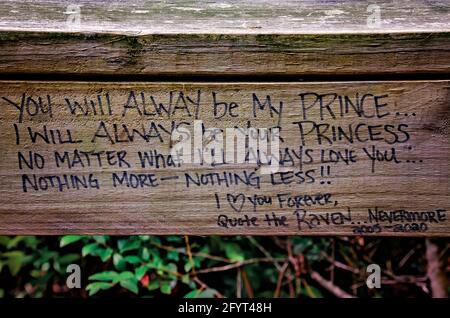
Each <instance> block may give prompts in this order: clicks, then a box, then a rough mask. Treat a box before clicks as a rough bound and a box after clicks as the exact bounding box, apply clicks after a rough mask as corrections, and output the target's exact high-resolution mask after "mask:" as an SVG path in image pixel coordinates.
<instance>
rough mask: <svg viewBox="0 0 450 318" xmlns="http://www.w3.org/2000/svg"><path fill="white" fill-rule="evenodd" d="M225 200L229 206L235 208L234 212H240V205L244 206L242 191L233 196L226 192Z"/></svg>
mask: <svg viewBox="0 0 450 318" xmlns="http://www.w3.org/2000/svg"><path fill="white" fill-rule="evenodd" d="M227 200H228V203H230V206H231V207H232V208H233V210H235V211H236V212H241V210H242V207H243V206H244V202H245V195H244V194H243V193H240V194H238V195H236V196H234V195H232V194H230V193H228V194H227ZM239 202H240V203H239ZM239 204H240V206H239Z"/></svg>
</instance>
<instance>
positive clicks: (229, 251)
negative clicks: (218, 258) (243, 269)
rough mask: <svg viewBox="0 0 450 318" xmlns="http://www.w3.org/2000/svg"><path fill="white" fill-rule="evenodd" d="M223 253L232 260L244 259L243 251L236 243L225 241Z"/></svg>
mask: <svg viewBox="0 0 450 318" xmlns="http://www.w3.org/2000/svg"><path fill="white" fill-rule="evenodd" d="M225 255H226V256H227V257H228V258H229V259H230V260H232V261H235V262H240V261H243V260H244V255H243V252H242V250H241V248H240V246H239V245H238V244H236V243H227V244H226V245H225Z"/></svg>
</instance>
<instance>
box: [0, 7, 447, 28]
mask: <svg viewBox="0 0 450 318" xmlns="http://www.w3.org/2000/svg"><path fill="white" fill-rule="evenodd" d="M377 19H378V20H379V21H378V20H377ZM449 21H450V5H449V3H448V1H445V0H409V1H390V0H371V1H352V0H339V1H323V0H322V1H317V0H302V1H295V0H278V1H272V0H258V1H254V0H253V1H252V0H246V1H234V0H221V1H192V0H183V1H179V0H178V1H166V0H165V1H154V0H144V1H138V0H125V1H108V0H96V1H91V0H81V1H76V2H73V1H67V0H33V1H7V0H2V1H0V30H22V31H45V32H47V31H69V32H72V31H74V30H75V31H82V32H106V33H108V32H109V33H119V34H134V35H136V34H170V33H172V34H180V33H182V34H186V33H194V34H198V33H209V34H230V33H238V34H242V33H246V34H248V33H257V34H280V33H288V34H296V33H301V34H305V33H312V34H317V33H349V32H350V33H352V32H357V33H361V32H366V33H367V32H368V33H373V32H380V31H381V32H386V31H388V32H434V31H444V30H446V31H449V30H450V27H449Z"/></svg>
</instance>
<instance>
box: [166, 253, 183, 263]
mask: <svg viewBox="0 0 450 318" xmlns="http://www.w3.org/2000/svg"><path fill="white" fill-rule="evenodd" d="M167 259H170V260H172V261H178V260H179V259H180V254H179V253H178V252H177V251H170V252H168V253H167Z"/></svg>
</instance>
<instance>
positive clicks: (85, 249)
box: [0, 235, 449, 298]
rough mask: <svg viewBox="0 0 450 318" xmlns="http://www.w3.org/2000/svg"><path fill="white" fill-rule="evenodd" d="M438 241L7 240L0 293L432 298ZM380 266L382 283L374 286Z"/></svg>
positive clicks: (0, 254) (441, 256)
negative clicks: (431, 244)
mask: <svg viewBox="0 0 450 318" xmlns="http://www.w3.org/2000/svg"><path fill="white" fill-rule="evenodd" d="M435 243H437V246H439V249H438V250H437V253H434V254H433V255H431V254H430V253H427V244H426V240H425V239H422V238H367V237H364V238H363V237H352V238H347V237H342V238H319V237H249V236H238V237H218V236H212V237H197V236H195V237H194V236H190V237H186V236H128V237H119V236H76V235H68V236H63V237H57V236H48V237H44V236H14V237H8V236H0V297H5V298H9V297H168V296H175V297H346V296H356V297H431V296H432V295H433V290H432V284H431V283H432V280H433V279H435V278H433V277H430V273H429V271H427V269H429V265H430V264H429V263H430V257H431V258H433V257H434V258H435V260H437V261H439V262H440V263H441V265H442V264H444V266H443V267H442V268H443V275H444V276H448V273H449V270H448V268H446V266H447V265H446V264H447V263H448V258H449V255H448V245H449V244H448V240H446V239H441V240H437V241H435ZM430 255H431V256H430ZM431 261H433V260H431ZM373 263H375V264H378V265H379V266H380V267H381V269H382V287H381V288H380V289H369V288H367V286H366V283H365V282H366V278H367V275H368V274H367V273H366V267H367V266H368V265H369V264H373ZM69 264H78V265H80V267H81V280H82V288H80V289H76V288H75V289H70V288H68V287H67V285H66V279H67V277H68V275H69V273H67V272H66V269H67V266H68V265H69ZM445 278H448V277H445ZM444 288H445V289H446V290H448V286H444Z"/></svg>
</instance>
